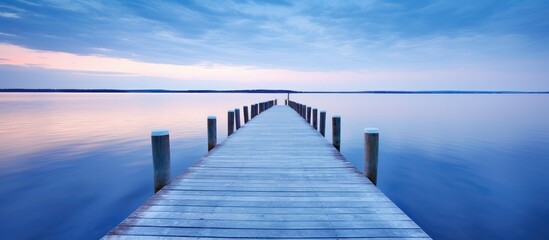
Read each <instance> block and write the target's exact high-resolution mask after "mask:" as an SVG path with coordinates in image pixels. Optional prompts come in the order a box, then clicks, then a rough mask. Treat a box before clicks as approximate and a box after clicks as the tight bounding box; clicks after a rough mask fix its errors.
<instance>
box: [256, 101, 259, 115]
mask: <svg viewBox="0 0 549 240" xmlns="http://www.w3.org/2000/svg"><path fill="white" fill-rule="evenodd" d="M255 115H256V116H257V115H259V103H256V104H255Z"/></svg>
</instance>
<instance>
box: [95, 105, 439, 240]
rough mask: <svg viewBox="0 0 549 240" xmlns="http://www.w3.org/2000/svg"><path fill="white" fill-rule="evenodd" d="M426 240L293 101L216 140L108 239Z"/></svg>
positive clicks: (116, 228) (115, 229)
mask: <svg viewBox="0 0 549 240" xmlns="http://www.w3.org/2000/svg"><path fill="white" fill-rule="evenodd" d="M175 237H184V238H187V239H228V238H233V239H234V238H255V239H258V238H259V239H262V238H263V239H276V238H280V239H339V238H357V239H359V238H363V239H364V238H367V239H391V238H398V239H429V236H428V235H427V234H425V232H424V231H423V230H422V229H421V228H420V227H419V226H418V225H416V224H415V223H414V222H413V221H412V220H411V219H410V218H409V217H408V216H407V215H406V214H405V213H403V212H402V211H401V210H400V209H399V208H398V207H397V206H396V205H395V204H394V203H393V202H391V200H389V199H388V198H387V197H386V196H385V195H384V194H383V193H382V192H381V191H380V190H379V189H378V188H377V187H376V186H374V185H373V184H372V183H371V182H370V181H369V180H368V179H367V178H366V177H365V176H364V175H362V174H361V173H360V172H359V171H358V170H357V169H356V168H355V167H354V166H353V165H352V164H350V163H349V162H347V161H346V160H345V158H344V157H343V156H342V155H341V154H340V153H339V152H338V151H337V150H336V149H335V148H334V147H333V146H332V145H331V144H330V143H329V142H328V141H326V140H325V138H324V137H323V136H322V135H320V134H319V132H317V131H316V130H315V129H314V128H312V127H311V126H310V125H309V124H308V123H307V122H306V121H304V120H303V118H301V117H300V116H299V114H297V113H296V112H295V111H293V110H292V109H291V108H290V107H288V106H274V107H272V108H270V109H269V110H267V111H265V112H263V113H261V114H260V115H258V116H256V117H255V118H253V119H252V120H251V121H249V122H248V123H247V124H246V125H244V126H243V127H242V128H240V129H239V130H238V131H236V132H235V133H233V134H232V135H231V136H230V137H229V138H228V139H227V140H225V141H224V142H222V143H221V144H218V145H217V146H216V147H215V148H214V149H213V150H212V151H210V152H209V153H208V154H207V155H206V156H204V157H203V158H202V159H201V160H200V161H198V162H197V163H196V164H194V165H193V166H192V167H190V168H189V169H188V170H187V171H185V172H184V173H182V174H181V175H179V176H178V177H177V178H175V179H174V180H172V182H171V183H170V184H169V185H167V186H165V187H164V188H163V189H162V190H160V191H159V192H158V193H157V194H155V195H154V196H152V197H151V198H150V199H149V200H148V201H147V202H146V203H144V204H143V205H142V206H141V207H140V208H138V209H137V210H136V211H135V212H134V213H132V214H131V215H130V216H129V217H128V218H127V219H126V220H124V221H123V222H122V223H120V224H119V225H118V226H117V227H115V228H114V229H113V230H112V231H111V232H109V233H108V234H107V235H106V236H105V237H104V239H158V238H164V239H171V238H175Z"/></svg>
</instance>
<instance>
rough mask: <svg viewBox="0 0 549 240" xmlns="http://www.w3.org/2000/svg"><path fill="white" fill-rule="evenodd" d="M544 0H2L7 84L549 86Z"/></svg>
mask: <svg viewBox="0 0 549 240" xmlns="http://www.w3.org/2000/svg"><path fill="white" fill-rule="evenodd" d="M548 37H549V2H547V1H541V0H540V1H538V0H531V1H506V0H499V1H491V0H485V1H478V0H476V1H471V0H462V1H449V0H448V1H425V0H414V1H375V0H371V1H367V0H364V1H320V0H316V1H312V0H310V1H283V0H277V1H245V0H239V1H214V0H202V1H140V0H137V1H80V0H45V1H29V0H17V1H4V2H2V3H0V88H13V87H22V88H124V89H139V88H166V89H242V88H271V89H295V90H375V89H387V90H420V89H422V90H423V89H424V90H431V89H465V90H549V79H548V76H549V69H548V67H549V38H548Z"/></svg>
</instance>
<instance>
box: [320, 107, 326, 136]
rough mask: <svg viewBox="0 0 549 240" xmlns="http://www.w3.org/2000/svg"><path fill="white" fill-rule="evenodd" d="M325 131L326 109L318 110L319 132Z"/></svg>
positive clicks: (323, 132)
mask: <svg viewBox="0 0 549 240" xmlns="http://www.w3.org/2000/svg"><path fill="white" fill-rule="evenodd" d="M325 133H326V111H320V134H322V136H324V134H325Z"/></svg>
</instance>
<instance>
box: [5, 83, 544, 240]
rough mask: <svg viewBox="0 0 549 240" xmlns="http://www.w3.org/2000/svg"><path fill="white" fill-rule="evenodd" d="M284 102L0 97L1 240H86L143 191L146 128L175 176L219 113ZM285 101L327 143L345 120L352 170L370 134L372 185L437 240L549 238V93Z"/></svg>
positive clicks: (147, 167) (202, 149)
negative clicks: (321, 119) (376, 143)
mask: <svg viewBox="0 0 549 240" xmlns="http://www.w3.org/2000/svg"><path fill="white" fill-rule="evenodd" d="M285 97H286V95H285V94H279V95H275V94H273V95H264V94H59V93H55V94H0V134H2V136H4V137H3V138H0V152H1V153H2V155H1V156H0V164H1V168H0V183H1V185H0V196H2V197H1V198H0V216H1V218H2V219H10V221H3V222H2V224H0V239H33V238H69V239H74V238H76V239H86V238H87V239H96V238H98V237H100V236H102V235H103V234H104V233H106V232H107V231H108V230H109V229H111V228H112V227H113V226H114V225H116V224H117V223H119V222H120V221H121V220H122V219H124V218H125V217H126V216H127V215H128V214H129V213H131V212H132V211H133V210H134V209H135V208H136V207H137V206H139V205H140V204H141V203H142V202H143V201H145V200H146V199H147V198H148V197H149V196H150V195H151V194H152V169H151V155H150V154H151V153H150V143H149V141H150V136H149V134H150V130H152V129H156V128H168V129H170V133H171V134H170V137H171V145H172V176H176V175H177V174H178V173H180V172H181V171H183V170H184V169H185V168H186V167H188V166H189V165H190V164H192V163H193V162H194V161H196V160H198V159H199V158H200V156H202V155H203V154H205V153H206V117H207V116H208V115H216V116H217V118H218V120H217V122H218V141H223V140H224V139H225V136H226V134H227V129H226V122H227V119H226V118H227V110H228V108H230V107H231V108H232V107H241V106H243V105H244V104H250V103H253V102H258V101H261V100H265V99H273V98H278V99H279V102H282V99H284V98H285ZM291 98H292V100H295V101H299V102H303V103H306V104H310V105H313V106H314V107H320V108H322V109H323V110H327V112H328V115H327V116H328V119H327V126H328V127H327V128H326V131H327V132H326V136H331V127H329V126H330V125H331V116H332V115H335V114H339V115H341V116H342V152H343V154H344V155H345V156H346V157H347V159H348V160H349V161H351V162H352V163H353V164H355V166H357V168H358V169H362V154H363V153H362V151H363V149H362V144H363V142H362V141H363V139H362V129H363V128H364V127H378V128H380V130H381V135H380V136H381V137H380V170H379V171H380V172H379V180H378V181H379V186H380V188H381V189H382V190H383V191H384V192H385V193H386V194H387V195H388V196H389V197H390V198H391V199H392V200H393V201H395V202H396V203H397V204H398V205H399V206H400V207H401V208H402V209H403V210H404V211H405V212H406V213H408V214H409V215H410V216H411V217H412V218H413V219H414V220H416V222H418V224H420V225H421V226H422V227H423V228H424V229H425V230H426V231H427V232H428V233H429V234H430V235H431V236H433V237H434V238H437V239H522V238H523V239H543V238H544V237H546V236H549V232H548V230H547V229H545V226H547V225H549V207H548V205H547V204H546V203H545V200H546V199H547V198H548V197H549V186H548V185H549V179H548V178H549V177H548V175H547V173H546V170H547V169H549V163H548V161H547V159H549V150H547V149H546V146H548V143H549V121H547V119H548V117H549V113H548V112H547V111H545V110H544V109H546V108H547V107H548V106H547V104H548V103H549V101H548V100H549V96H547V95H358V94H357V95H338V94H325V95H322V94H301V95H299V94H293V95H292V96H291ZM328 139H331V138H330V137H328ZM29 226H33V227H32V228H30V229H32V230H29Z"/></svg>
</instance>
